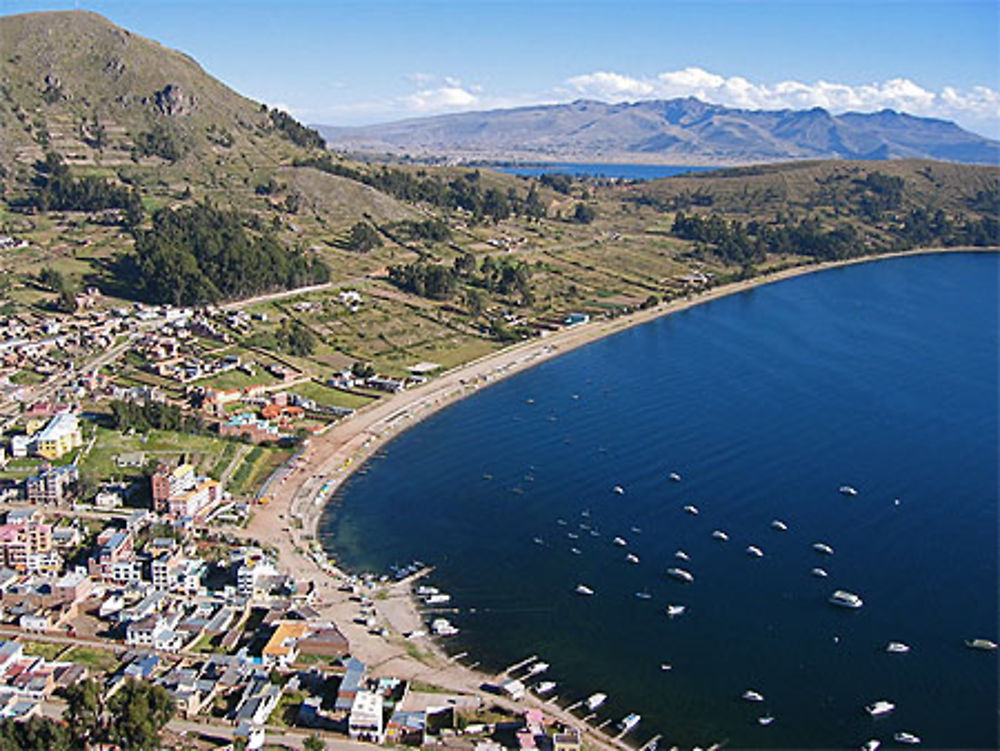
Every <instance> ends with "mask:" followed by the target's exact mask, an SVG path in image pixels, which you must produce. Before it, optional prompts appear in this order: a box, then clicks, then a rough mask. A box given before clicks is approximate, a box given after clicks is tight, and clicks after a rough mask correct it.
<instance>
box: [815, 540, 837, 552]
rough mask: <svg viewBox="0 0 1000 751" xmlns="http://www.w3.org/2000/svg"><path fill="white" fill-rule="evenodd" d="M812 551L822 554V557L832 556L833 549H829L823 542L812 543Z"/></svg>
mask: <svg viewBox="0 0 1000 751" xmlns="http://www.w3.org/2000/svg"><path fill="white" fill-rule="evenodd" d="M813 550H815V551H816V552H817V553H822V554H823V555H833V548H831V547H830V546H829V545H827V544H826V543H825V542H814V543H813Z"/></svg>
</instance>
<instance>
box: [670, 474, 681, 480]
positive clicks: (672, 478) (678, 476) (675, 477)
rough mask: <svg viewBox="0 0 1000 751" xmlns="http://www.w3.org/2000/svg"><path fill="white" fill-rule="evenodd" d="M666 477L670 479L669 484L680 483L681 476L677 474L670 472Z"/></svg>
mask: <svg viewBox="0 0 1000 751" xmlns="http://www.w3.org/2000/svg"><path fill="white" fill-rule="evenodd" d="M668 477H669V478H670V482H680V481H681V476H680V474H679V473H677V472H671V473H670V474H669V475H668Z"/></svg>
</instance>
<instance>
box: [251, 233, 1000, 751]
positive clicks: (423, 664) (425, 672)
mask: <svg viewBox="0 0 1000 751" xmlns="http://www.w3.org/2000/svg"><path fill="white" fill-rule="evenodd" d="M997 251H998V249H997V248H926V249H918V250H909V251H902V252H897V253H884V254H878V255H872V256H862V257H859V258H851V259H845V260H842V261H830V262H823V263H806V264H802V265H798V266H793V267H790V268H786V269H782V270H780V271H777V272H774V273H769V274H764V275H759V276H756V277H753V278H751V279H747V280H743V281H739V282H732V283H729V284H726V285H722V286H719V287H715V288H711V289H708V290H705V291H702V292H698V293H694V294H691V295H689V296H688V297H686V298H682V299H678V300H674V301H671V302H667V303H661V304H659V305H657V306H655V307H653V308H650V309H647V310H642V311H636V312H634V313H631V314H628V315H626V316H622V317H620V318H615V319H611V320H599V321H591V322H588V323H585V324H579V325H577V326H572V327H569V328H566V329H561V330H559V331H557V332H554V333H551V334H548V335H545V336H542V337H539V338H536V339H530V340H527V341H522V342H518V343H516V344H514V345H511V346H510V347H507V348H505V349H502V350H500V351H498V352H494V353H491V354H489V355H486V356H484V357H482V358H479V359H477V360H473V361H471V362H468V363H465V364H463V365H460V366H457V367H455V368H453V369H451V370H449V371H446V372H444V373H442V374H441V375H439V376H438V377H436V378H435V379H434V380H432V381H429V382H428V383H426V384H423V385H421V386H418V387H416V388H414V389H411V390H409V391H404V392H401V393H399V394H395V395H393V396H390V397H389V398H387V399H385V400H383V401H379V402H376V403H374V404H373V405H371V406H370V407H366V408H365V409H363V410H361V411H359V412H358V413H357V414H355V415H354V416H353V417H352V418H350V419H348V420H346V421H344V422H343V423H340V424H337V425H335V426H334V427H333V428H332V429H331V430H329V431H327V432H326V433H325V434H323V435H322V436H319V437H317V438H314V439H313V440H312V441H311V443H310V445H309V446H308V448H307V449H305V451H304V452H303V454H302V458H301V460H300V461H299V463H298V464H299V466H297V467H296V468H294V469H292V470H291V471H290V472H289V473H287V474H286V475H285V476H284V477H283V479H281V480H280V481H279V482H278V483H276V485H277V487H276V488H275V490H274V491H273V492H272V500H271V501H270V502H269V503H268V504H267V505H266V506H263V507H259V508H258V509H256V510H255V513H254V516H253V519H252V520H251V523H250V525H249V527H248V531H249V532H250V533H251V534H252V535H253V536H255V537H257V538H258V539H261V540H262V541H265V542H267V543H269V544H271V545H273V546H275V547H276V548H277V550H278V564H279V567H281V568H283V569H286V570H288V569H290V571H289V572H290V573H292V575H293V576H294V577H295V578H296V580H299V581H311V582H314V583H315V584H316V586H317V590H318V592H319V596H320V597H321V598H322V601H321V602H320V603H318V605H319V606H320V607H318V608H317V609H319V610H320V611H321V612H322V613H323V614H324V615H326V616H328V617H329V618H330V619H331V620H332V621H333V622H334V623H335V624H336V625H337V626H338V628H340V629H341V631H343V632H344V634H345V636H347V638H348V641H349V643H350V645H351V652H352V654H354V655H356V656H358V657H359V659H362V661H364V662H366V663H367V664H369V666H370V668H371V670H372V672H373V674H386V675H387V674H394V675H397V676H399V677H403V678H410V679H411V680H414V679H415V680H419V681H421V682H424V683H429V684H433V685H438V686H441V687H443V688H446V689H448V690H454V691H456V692H463V693H469V694H473V695H477V696H479V697H480V698H481V700H488V701H491V702H495V703H497V704H501V705H505V706H508V707H510V708H514V707H520V708H521V709H522V710H523V708H524V707H526V706H534V707H537V708H540V709H542V710H543V711H545V712H546V713H547V714H549V715H553V716H555V717H556V718H557V719H559V720H561V721H563V722H566V723H567V724H569V725H570V726H572V727H577V728H579V729H580V730H581V733H582V734H583V735H584V736H585V737H586V738H587V739H588V740H589V741H590V742H592V743H595V744H596V745H598V746H599V747H602V748H617V749H624V748H630V747H629V746H627V745H626V744H624V743H623V742H621V741H618V740H616V739H614V738H612V737H610V736H608V735H605V734H604V733H601V732H600V731H598V730H597V729H596V728H593V727H591V726H589V725H587V724H586V723H584V722H583V721H582V720H581V719H580V718H577V717H574V716H571V715H568V713H566V712H565V711H563V710H561V709H560V708H559V707H558V706H557V705H555V704H554V702H546V701H542V700H541V699H538V698H537V697H534V696H530V697H529V698H525V699H524V700H522V701H521V702H520V703H516V704H515V703H512V702H509V701H506V700H504V699H500V698H499V697H495V696H493V695H489V696H488V699H487V695H486V694H485V693H484V692H483V691H482V690H481V686H482V684H483V683H484V682H492V681H494V680H495V677H494V676H492V675H487V674H485V673H481V672H478V671H476V670H474V669H473V667H467V666H465V665H461V664H459V663H458V662H457V659H456V658H452V657H449V656H448V655H447V654H446V652H445V650H444V649H443V648H442V647H441V646H440V645H439V644H438V643H436V642H434V641H432V640H430V639H429V638H424V639H421V640H420V641H419V642H415V641H412V640H407V639H405V638H404V637H403V636H402V634H404V633H408V632H410V631H414V630H418V629H424V628H425V625H424V623H423V619H422V618H421V615H420V613H419V611H418V609H417V603H416V601H415V599H414V597H413V596H412V594H411V592H410V585H411V584H412V578H408V579H407V580H404V581H403V582H397V583H392V584H390V585H387V586H386V587H385V592H386V593H387V594H386V596H385V597H384V598H376V597H374V596H373V598H372V599H373V604H374V605H375V607H376V611H377V613H378V616H379V621H380V624H386V625H388V626H389V631H390V634H389V636H388V637H384V636H379V635H374V634H371V633H369V632H368V630H367V629H365V628H363V627H361V628H359V627H358V626H357V625H356V624H354V623H353V616H356V610H357V606H356V605H355V604H353V603H351V602H350V600H349V597H350V595H349V594H344V593H340V592H339V591H338V590H337V587H338V586H339V585H340V584H341V583H343V581H344V580H345V579H346V578H347V577H346V575H345V573H344V572H343V571H341V570H339V569H338V568H337V567H335V566H331V567H329V569H324V567H323V566H321V565H320V563H318V562H317V561H316V560H314V559H313V558H312V557H311V555H310V547H311V546H312V545H313V543H314V542H316V541H317V526H318V523H319V519H320V517H321V515H322V512H323V509H324V508H325V505H326V503H327V502H328V501H329V497H330V496H331V495H332V494H333V493H334V492H336V490H337V489H338V488H339V486H340V485H341V484H342V483H343V482H344V480H346V479H347V478H348V477H349V476H350V475H351V474H352V473H353V472H354V471H356V470H357V469H358V468H359V467H361V466H363V465H364V464H365V463H366V461H367V460H368V459H369V458H371V456H372V455H373V454H375V453H376V452H377V451H378V450H379V449H380V448H381V447H382V446H383V445H385V444H386V443H387V442H388V441H389V440H391V439H392V438H394V437H395V436H396V435H398V434H400V433H402V432H403V431H404V430H406V429H407V428H409V427H411V426H413V425H415V424H417V423H418V422H420V421H421V420H422V419H424V418H425V417H428V416H430V415H432V414H434V413H436V412H437V411H438V410H440V409H443V408H445V407H447V406H449V405H451V404H453V403H455V402H457V401H458V400H459V399H462V398H464V397H466V396H469V395H471V394H473V393H475V392H477V391H478V390H479V389H480V388H483V387H486V386H488V385H490V384H492V383H494V382H496V381H498V380H502V379H504V378H506V377H508V376H510V375H514V374H516V373H519V372H522V371H524V370H527V369H528V368H531V367H533V366H535V365H537V364H539V363H542V362H545V361H547V360H549V359H552V358H554V357H558V356H559V355H562V354H565V353H566V352H570V351H572V350H574V349H576V348H577V347H581V346H584V345H586V344H589V343H591V342H594V341H597V340H598V339H602V338H604V337H607V336H610V335H612V334H616V333H619V332H621V331H625V330H627V329H629V328H632V327H633V326H637V325H640V324H643V323H647V322H649V321H652V320H654V319H656V318H660V317H662V316H666V315H670V314H672V313H676V312H679V311H682V310H687V309H690V308H693V307H695V306H697V305H701V304H704V303H707V302H711V301H713V300H717V299H721V298H723V297H727V296H730V295H733V294H736V293H740V292H745V291H748V290H751V289H754V288H756V287H760V286H764V285H767V284H771V283H775V282H779V281H784V280H786V279H791V278H794V277H797V276H802V275H805V274H810V273H814V272H817V271H825V270H830V269H835V268H840V267H845V266H850V265H854V264H858V263H868V262H871V261H879V260H886V259H892V258H901V257H907V256H916V255H932V254H938V253H953V252H997ZM324 483H326V484H328V492H326V493H323V494H322V495H321V496H320V495H317V494H318V493H319V492H320V488H321V486H323V485H324ZM294 519H298V520H300V521H301V525H302V526H301V529H297V528H294V526H293V524H292V520H294ZM278 529H282V531H283V532H284V534H279V533H278V532H277V530H278ZM322 560H323V561H325V560H326V554H325V552H323V553H322ZM371 594H373V595H374V592H372V593H371ZM328 598H329V602H327V599H328ZM528 651H530V648H529V647H528V646H527V645H526V648H525V654H527V653H528Z"/></svg>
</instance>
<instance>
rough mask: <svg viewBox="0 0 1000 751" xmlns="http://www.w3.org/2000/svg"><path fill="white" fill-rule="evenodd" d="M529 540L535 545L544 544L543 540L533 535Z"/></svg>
mask: <svg viewBox="0 0 1000 751" xmlns="http://www.w3.org/2000/svg"><path fill="white" fill-rule="evenodd" d="M531 541H532V542H533V543H535V544H536V545H544V544H545V540H543V539H542V538H541V537H534V538H532V540H531Z"/></svg>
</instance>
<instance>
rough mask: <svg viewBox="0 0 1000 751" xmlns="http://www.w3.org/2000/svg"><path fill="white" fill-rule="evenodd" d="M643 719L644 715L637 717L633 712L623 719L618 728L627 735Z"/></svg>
mask: <svg viewBox="0 0 1000 751" xmlns="http://www.w3.org/2000/svg"><path fill="white" fill-rule="evenodd" d="M641 719H642V715H637V714H636V713H635V712H632V713H630V714H628V715H626V716H625V717H623V718H622V721H621V722H619V723H618V727H620V728H621V729H622V733H627V732H629V731H630V730H632V729H633V728H634V727H635V726H636V725H638V724H639V721H640V720H641Z"/></svg>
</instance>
